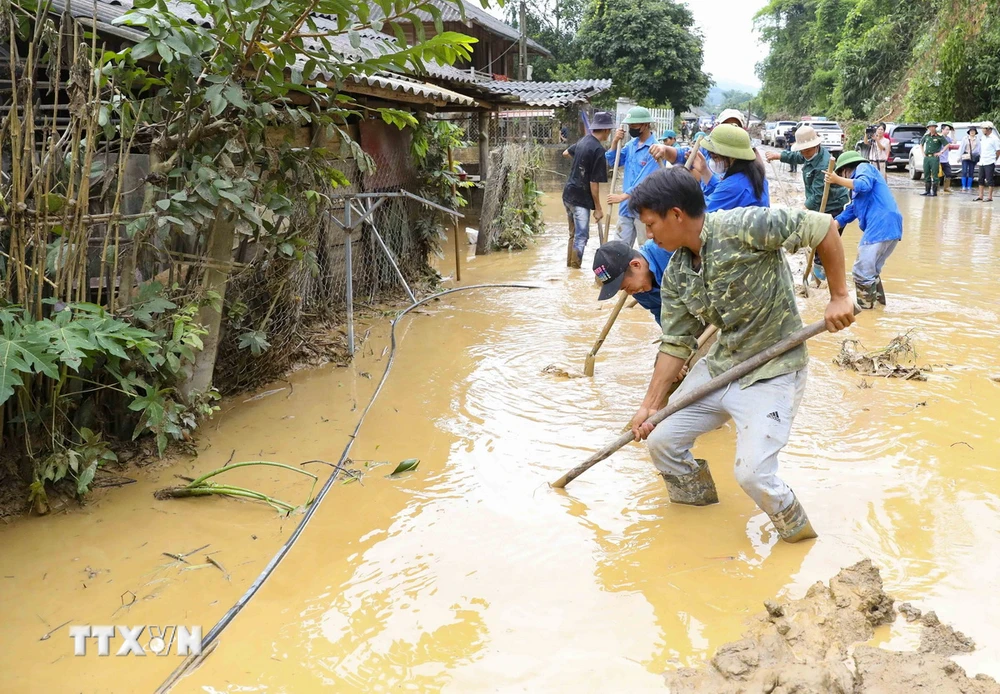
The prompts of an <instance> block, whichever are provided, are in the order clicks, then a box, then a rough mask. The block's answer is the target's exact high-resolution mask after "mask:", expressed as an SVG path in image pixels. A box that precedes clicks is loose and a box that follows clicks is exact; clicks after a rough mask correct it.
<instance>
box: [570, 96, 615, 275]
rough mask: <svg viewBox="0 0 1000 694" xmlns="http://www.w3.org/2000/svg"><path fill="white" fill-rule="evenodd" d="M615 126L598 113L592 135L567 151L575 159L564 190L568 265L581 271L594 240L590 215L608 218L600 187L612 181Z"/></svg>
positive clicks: (605, 114) (597, 218)
mask: <svg viewBox="0 0 1000 694" xmlns="http://www.w3.org/2000/svg"><path fill="white" fill-rule="evenodd" d="M614 127H615V121H614V118H613V117H612V115H611V114H610V113H607V112H606V111H599V112H597V113H595V114H594V120H593V122H592V123H591V124H590V134H589V135H584V136H583V137H581V138H580V140H579V141H578V142H577V143H576V144H575V145H572V146H571V147H570V148H569V149H567V150H566V151H565V152H563V156H564V157H573V164H572V166H571V168H570V173H569V178H567V179H566V185H565V187H563V196H562V197H563V205H565V207H566V218H567V220H568V222H569V244H568V249H567V251H566V265H567V266H568V267H572V268H579V267H580V265H581V261H582V259H583V251H584V250H585V249H586V247H587V241H588V240H589V239H590V215H591V212H593V215H594V221H595V222H598V223H600V221H601V219H603V218H604V210H603V208H602V207H601V191H600V184H602V183H604V182H606V181H607V180H608V166H607V164H605V162H604V146H603V145H602V144H601V143H602V142H603V141H605V140H607V139H608V135H610V134H611V130H612V129H613V128H614Z"/></svg>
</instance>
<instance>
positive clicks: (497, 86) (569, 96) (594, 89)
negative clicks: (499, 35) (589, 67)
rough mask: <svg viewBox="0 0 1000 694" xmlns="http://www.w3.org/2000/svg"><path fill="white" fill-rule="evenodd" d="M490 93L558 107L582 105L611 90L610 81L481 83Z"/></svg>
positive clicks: (538, 104) (525, 102)
mask: <svg viewBox="0 0 1000 694" xmlns="http://www.w3.org/2000/svg"><path fill="white" fill-rule="evenodd" d="M480 85H481V86H485V87H486V88H487V89H488V90H489V91H490V93H492V94H499V95H510V96H516V97H517V98H518V100H519V101H521V103H524V104H527V105H529V106H548V107H552V108H555V107H559V106H569V105H572V104H582V103H585V102H587V101H589V100H590V98H591V97H592V96H594V95H596V94H600V93H601V92H603V91H606V90H608V89H610V88H611V80H573V81H569V82H501V81H493V82H483V83H480Z"/></svg>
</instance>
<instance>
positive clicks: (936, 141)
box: [920, 121, 948, 198]
mask: <svg viewBox="0 0 1000 694" xmlns="http://www.w3.org/2000/svg"><path fill="white" fill-rule="evenodd" d="M937 126H938V124H937V122H935V121H931V122H930V123H928V124H927V134H926V135H924V138H923V139H922V140H921V141H920V146H921V147H923V149H924V192H923V193H921V195H929V196H931V197H932V198H936V197H937V192H938V167H940V166H941V160H940V158H939V157H940V156H941V150H943V149H944V148H945V147H947V146H948V139H947V138H946V137H945V136H944V135H939V134H938V130H937Z"/></svg>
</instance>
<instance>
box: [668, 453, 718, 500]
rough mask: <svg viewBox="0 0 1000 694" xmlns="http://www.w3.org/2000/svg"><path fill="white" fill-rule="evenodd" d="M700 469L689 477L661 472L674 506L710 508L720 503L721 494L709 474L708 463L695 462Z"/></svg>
mask: <svg viewBox="0 0 1000 694" xmlns="http://www.w3.org/2000/svg"><path fill="white" fill-rule="evenodd" d="M694 462H695V463H697V464H698V469H697V470H695V471H694V472H692V473H689V474H687V475H670V474H667V473H666V472H661V473H660V476H661V477H663V481H664V482H665V483H666V484H667V496H669V497H670V503H672V504H686V505H688V506H708V505H710V504H717V503H719V492H718V491H716V489H715V480H713V479H712V473H711V472H709V469H708V462H707V461H704V460H701V459H698V460H695V461H694Z"/></svg>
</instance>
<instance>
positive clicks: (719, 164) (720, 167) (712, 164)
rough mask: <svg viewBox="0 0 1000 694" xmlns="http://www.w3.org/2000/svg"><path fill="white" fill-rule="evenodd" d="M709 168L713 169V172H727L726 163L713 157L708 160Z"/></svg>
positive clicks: (720, 173)
mask: <svg viewBox="0 0 1000 694" xmlns="http://www.w3.org/2000/svg"><path fill="white" fill-rule="evenodd" d="M708 168H709V169H711V170H712V173H714V174H718V175H720V176H724V175H725V173H726V163H725V162H724V161H722V160H720V159H716V158H715V157H712V158H711V159H710V160H709V162H708Z"/></svg>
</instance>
